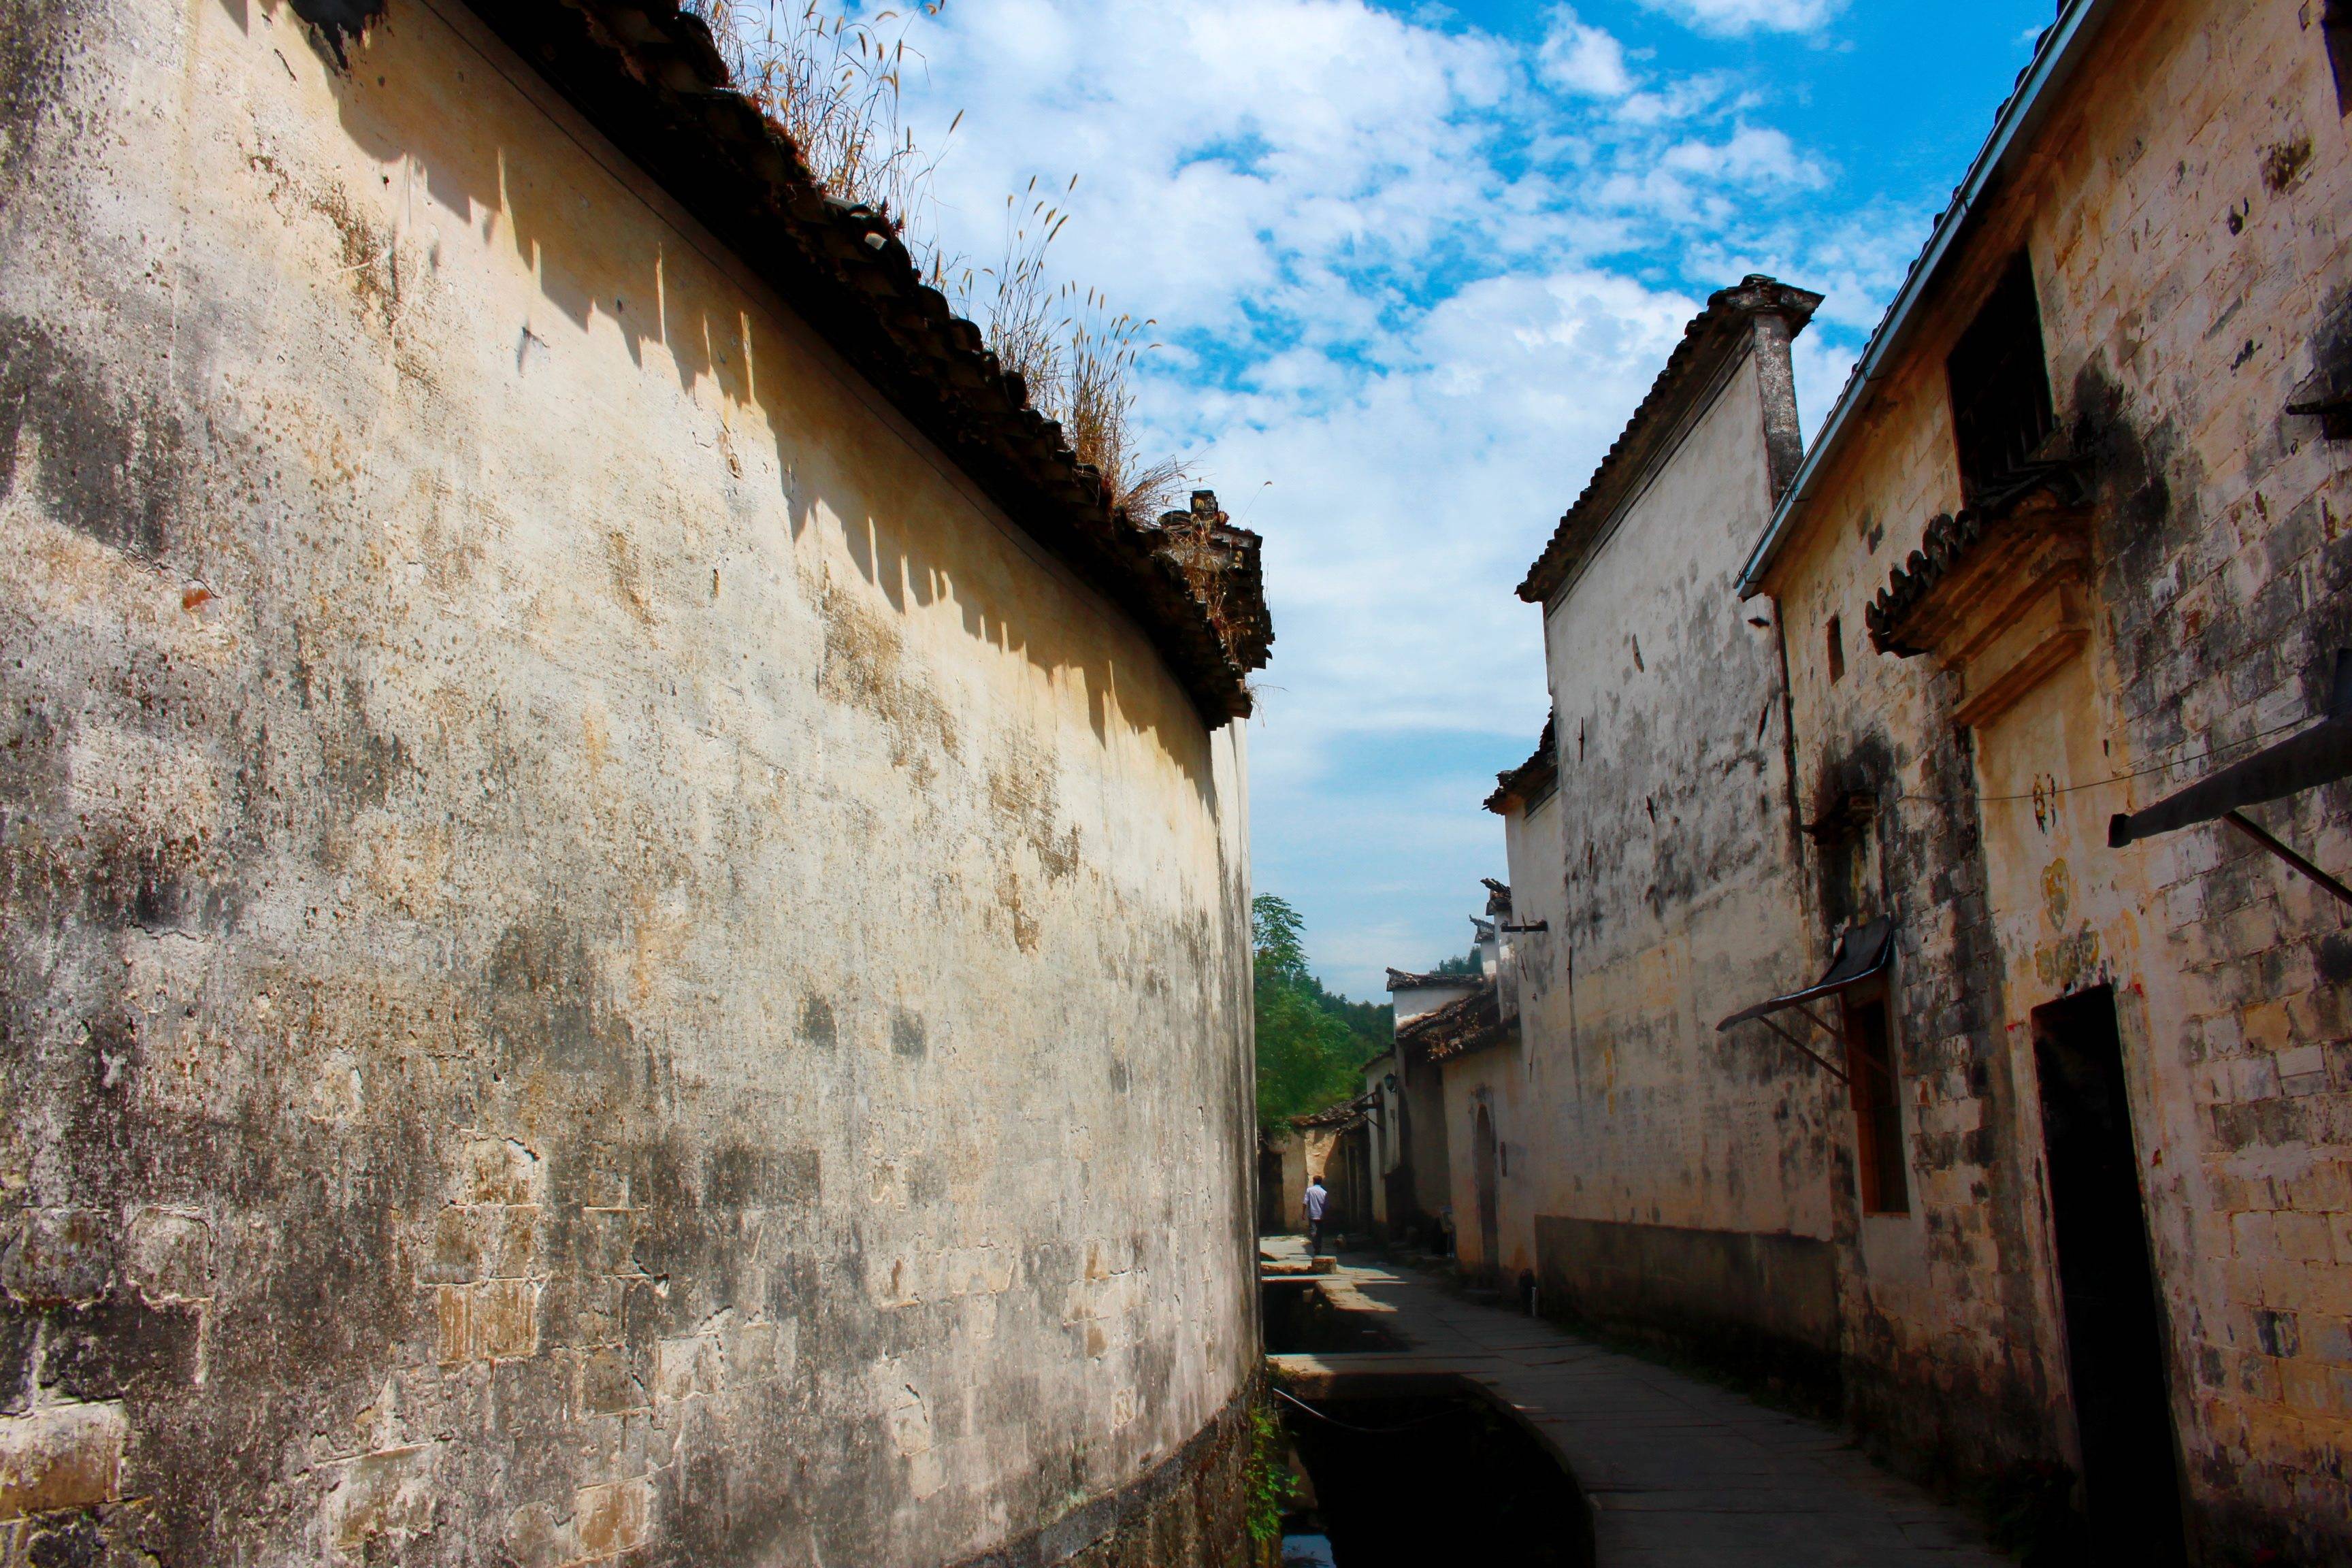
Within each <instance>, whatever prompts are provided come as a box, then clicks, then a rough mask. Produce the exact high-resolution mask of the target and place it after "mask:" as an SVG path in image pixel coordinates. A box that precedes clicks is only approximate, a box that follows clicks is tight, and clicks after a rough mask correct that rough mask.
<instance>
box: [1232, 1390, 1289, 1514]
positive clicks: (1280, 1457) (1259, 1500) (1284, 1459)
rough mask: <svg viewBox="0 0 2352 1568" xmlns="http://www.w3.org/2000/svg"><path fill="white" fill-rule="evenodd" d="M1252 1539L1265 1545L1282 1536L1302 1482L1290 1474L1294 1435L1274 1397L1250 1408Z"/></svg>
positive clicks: (1249, 1475) (1248, 1481) (1260, 1401)
mask: <svg viewBox="0 0 2352 1568" xmlns="http://www.w3.org/2000/svg"><path fill="white" fill-rule="evenodd" d="M1244 1485H1245V1486H1246V1488H1247V1489H1248V1501H1249V1533H1250V1539H1251V1540H1252V1541H1255V1542H1258V1543H1259V1544H1260V1545H1264V1544H1265V1543H1266V1542H1273V1541H1278V1540H1280V1539H1281V1537H1282V1514H1283V1510H1285V1509H1286V1508H1288V1507H1289V1506H1290V1501H1291V1499H1292V1497H1293V1496H1294V1495H1295V1494H1296V1492H1297V1488H1298V1483H1297V1481H1296V1480H1294V1479H1292V1477H1291V1474H1290V1436H1289V1434H1288V1433H1286V1432H1285V1431H1284V1430H1283V1428H1282V1418H1281V1417H1280V1416H1278V1415H1276V1414H1275V1413H1274V1401H1273V1400H1272V1399H1260V1400H1259V1401H1258V1402H1257V1403H1256V1404H1255V1405H1254V1406H1252V1407H1251V1410H1250V1455H1249V1471H1248V1476H1247V1479H1246V1480H1245V1482H1244Z"/></svg>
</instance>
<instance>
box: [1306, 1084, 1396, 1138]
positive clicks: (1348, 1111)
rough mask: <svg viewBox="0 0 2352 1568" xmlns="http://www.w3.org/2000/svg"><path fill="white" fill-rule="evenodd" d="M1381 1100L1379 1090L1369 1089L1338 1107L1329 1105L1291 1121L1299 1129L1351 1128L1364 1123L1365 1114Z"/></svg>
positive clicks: (1342, 1101) (1341, 1101) (1340, 1102)
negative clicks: (1356, 1123) (1358, 1123)
mask: <svg viewBox="0 0 2352 1568" xmlns="http://www.w3.org/2000/svg"><path fill="white" fill-rule="evenodd" d="M1379 1099H1380V1095H1379V1092H1378V1091H1377V1090H1370V1089H1368V1090H1366V1091H1365V1092H1364V1093H1362V1094H1360V1095H1358V1096H1356V1098H1355V1099H1353V1100H1340V1101H1339V1103H1338V1104H1336V1105H1327V1106H1325V1107H1324V1108H1323V1109H1322V1110H1310V1111H1308V1112H1307V1114H1306V1115H1304V1116H1294V1117H1292V1118H1291V1119H1290V1124H1291V1125H1292V1126H1293V1127H1297V1128H1308V1127H1344V1126H1349V1125H1352V1124H1353V1123H1355V1122H1358V1121H1362V1120H1363V1119H1364V1113H1365V1112H1366V1111H1368V1110H1370V1109H1371V1108H1372V1105H1373V1103H1374V1102H1375V1101H1376V1100H1379Z"/></svg>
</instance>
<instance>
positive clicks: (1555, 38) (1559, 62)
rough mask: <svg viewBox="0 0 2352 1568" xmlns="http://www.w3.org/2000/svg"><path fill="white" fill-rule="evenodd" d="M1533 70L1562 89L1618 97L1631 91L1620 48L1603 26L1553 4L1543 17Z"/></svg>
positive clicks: (1597, 95)
mask: <svg viewBox="0 0 2352 1568" xmlns="http://www.w3.org/2000/svg"><path fill="white" fill-rule="evenodd" d="M1536 72H1537V74H1538V76H1540V77H1542V79H1544V80H1545V81H1547V82H1549V83H1550V84H1551V85H1552V86H1554V87H1557V88H1559V89H1562V90H1564V91H1568V92H1580V93H1583V94H1585V95H1587V96H1589V97H1592V98H1622V97H1624V96H1625V95H1626V94H1627V93H1629V92H1631V91H1633V77H1632V76H1631V75H1630V74H1629V73H1628V72H1627V71H1626V69H1625V50H1624V47H1623V46H1622V45H1621V44H1619V43H1618V41H1617V39H1616V37H1614V36H1613V35H1612V34H1611V33H1610V32H1609V31H1608V30H1607V29H1605V28H1601V27H1595V26H1590V25H1588V24H1586V23H1583V22H1580V21H1578V20H1577V19H1576V13H1575V12H1574V11H1572V10H1570V9H1569V8H1568V7H1567V6H1565V5H1557V6H1554V7H1553V8H1552V12H1551V15H1550V16H1549V18H1547V20H1546V24H1545V27H1544V36H1543V42H1542V43H1541V44H1539V45H1538V46H1537V47H1536Z"/></svg>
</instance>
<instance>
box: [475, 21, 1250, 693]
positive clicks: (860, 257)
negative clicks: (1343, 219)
mask: <svg viewBox="0 0 2352 1568" xmlns="http://www.w3.org/2000/svg"><path fill="white" fill-rule="evenodd" d="M469 3H470V4H471V5H472V7H473V9H474V10H475V11H476V12H477V13H478V15H479V16H481V18H482V19H483V21H484V22H485V23H486V24H488V26H489V27H490V28H491V30H492V31H494V32H495V33H497V34H498V35H499V37H500V38H501V39H503V40H504V41H505V42H506V43H507V45H508V46H509V47H511V48H513V49H514V51H515V52H516V53H517V54H519V55H520V56H521V57H522V58H523V59H524V60H526V61H527V62H529V63H530V65H531V66H532V67H533V68H535V69H537V70H538V71H539V72H540V73H541V76H543V77H544V78H545V79H546V80H547V81H548V83H549V84H550V85H551V87H553V88H554V89H555V90H556V91H558V92H559V93H561V94H562V96H563V97H564V98H565V99H567V100H569V101H570V102H571V103H572V106H573V107H574V108H576V109H577V110H579V111H580V113H581V114H582V115H583V116H584V117H585V118H586V119H587V120H588V121H589V122H590V123H591V124H592V125H593V126H594V127H595V128H596V130H597V131H599V132H602V133H603V134H604V136H605V137H606V138H607V139H609V140H610V141H611V142H613V143H614V146H616V147H617V148H619V150H620V151H621V152H622V153H624V154H625V155H626V156H627V157H628V158H630V159H631V160H632V161H633V162H635V163H637V164H638V165H639V166H640V167H641V168H643V169H644V170H645V172H646V174H648V175H649V176H651V177H652V179H653V180H654V181H655V182H656V184H659V185H660V186H661V187H662V188H663V189H664V190H665V191H667V193H668V194H669V195H671V196H672V197H673V198H675V199H676V200H677V202H678V203H679V204H680V205H683V206H684V207H685V208H686V209H687V210H688V212H689V213H691V214H692V215H693V216H694V217H695V218H696V219H697V220H698V222H700V223H701V224H702V225H703V226H705V227H707V228H709V230H710V232H711V233H712V234H713V235H714V236H715V237H717V238H718V239H719V242H720V243H722V244H724V245H725V246H727V247H728V248H729V249H730V250H731V251H733V252H734V254H735V255H736V256H737V257H739V258H740V259H741V260H742V262H743V263H744V264H745V265H746V266H747V267H749V268H751V269H752V270H753V271H754V272H756V273H757V274H759V275H760V277H761V279H762V280H763V281H765V282H766V283H767V284H768V285H769V286H770V287H772V288H773V289H775V290H776V292H777V293H778V294H779V295H780V296H781V297H782V299H783V300H784V301H785V303H786V304H788V305H789V306H791V307H792V309H793V310H794V311H795V312H797V313H798V314H799V315H800V316H801V317H802V318H803V320H805V321H807V322H808V323H809V325H810V326H811V327H813V328H814V330H815V331H818V332H819V333H820V334H822V335H823V336H824V339H825V340H826V341H827V342H829V343H831V344H832V346H833V347H834V348H835V350H836V351H838V352H839V353H841V354H842V356H843V357H844V358H845V359H846V360H847V361H848V362H849V363H850V364H851V365H852V366H853V367H854V368H855V369H856V371H857V372H858V373H859V374H861V375H863V376H864V377H865V378H866V380H867V381H869V382H870V383H871V384H873V385H874V386H875V388H876V389H877V391H879V392H880V393H881V394H882V395H883V396H884V397H886V398H887V399H888V400H889V402H890V403H891V405H893V406H895V407H896V408H897V409H898V411H899V412H900V413H901V414H903V415H904V416H906V417H907V419H908V420H909V421H910V422H911V423H912V424H913V425H914V426H916V428H918V429H919V430H920V431H921V432H922V434H923V435H924V437H927V438H928V439H929V440H930V441H931V442H933V443H934V444H935V445H937V446H938V447H940V450H941V451H942V452H944V453H945V454H946V455H947V456H948V457H949V458H950V459H951V460H952V461H953V462H954V463H955V464H956V465H957V466H958V467H959V468H961V469H962V470H963V471H964V472H965V473H966V474H968V475H969V476H970V477H971V479H972V480H973V481H974V482H975V483H977V484H978V485H979V486H980V487H981V489H982V490H984V491H985V492H987V494H988V495H989V497H990V498H991V499H992V500H994V501H995V502H996V503H997V504H998V505H999V506H1001V507H1002V508H1003V510H1004V511H1005V513H1006V514H1007V515H1008V516H1009V517H1011V518H1012V519H1013V522H1014V523H1015V524H1016V525H1017V526H1019V527H1020V528H1021V529H1023V530H1024V531H1025V532H1027V533H1028V534H1029V535H1030V537H1032V538H1033V539H1034V540H1035V541H1036V542H1038V543H1039V544H1040V545H1041V546H1042V547H1044V548H1045V550H1046V551H1048V552H1050V553H1052V554H1053V555H1055V557H1056V558H1058V559H1059V560H1061V561H1062V562H1063V563H1066V565H1067V566H1069V567H1070V569H1071V570H1072V571H1073V572H1075V573H1076V574H1077V576H1078V577H1079V578H1080V579H1081V580H1083V581H1084V582H1086V583H1087V584H1088V585H1089V586H1090V587H1092V588H1094V589H1095V590H1096V591H1097V592H1098V593H1100V594H1102V595H1104V597H1106V598H1107V599H1108V600H1110V601H1111V602H1112V603H1113V604H1115V605H1118V606H1119V608H1121V609H1122V610H1123V611H1125V612H1126V613H1127V614H1128V615H1129V616H1131V617H1133V619H1134V620H1135V621H1136V623H1137V624H1138V625H1139V626H1141V627H1142V628H1143V630H1144V632H1145V633H1146V635H1147V636H1148V637H1150V640H1151V642H1152V644H1153V646H1154V647H1156V648H1157V649H1158V650H1159V652H1160V657H1161V658H1164V659H1165V660H1166V661H1167V664H1168V666H1169V668H1170V669H1171V671H1172V672H1173V673H1174V674H1175V676H1176V677H1177V679H1179V680H1180V681H1181V682H1182V684H1183V685H1184V687H1185V689H1187V690H1188V691H1189V692H1190V694H1191V696H1192V700H1193V702H1194V704H1195V705H1196V706H1197V707H1198V708H1199V710H1200V711H1201V713H1202V718H1203V719H1204V720H1205V721H1207V722H1208V723H1209V724H1210V726H1211V727H1212V728H1214V727H1216V726H1218V725H1221V724H1223V723H1224V722H1226V721H1228V720H1231V719H1234V718H1238V717H1241V716H1243V715H1245V714H1247V713H1248V712H1249V710H1250V693H1249V688H1248V684H1247V677H1248V674H1249V672H1250V671H1252V670H1254V669H1258V668H1264V666H1265V659H1266V654H1267V651H1268V647H1269V646H1270V645H1271V644H1272V642H1273V640H1274V631H1273V623H1272V621H1271V619H1270V617H1269V616H1267V614H1266V610H1265V595H1264V591H1263V586H1262V584H1261V582H1260V579H1259V564H1258V540H1257V536H1256V535H1255V534H1253V533H1249V532H1247V531H1244V530H1240V529H1234V528H1232V527H1230V526H1229V525H1227V524H1225V523H1224V521H1223V518H1222V517H1218V518H1217V519H1216V520H1215V528H1214V532H1213V537H1211V538H1210V539H1208V540H1207V541H1205V542H1204V541H1203V540H1202V538H1201V536H1200V535H1201V531H1200V529H1199V528H1197V527H1195V526H1193V525H1192V520H1191V519H1188V514H1185V513H1177V512H1171V513H1170V514H1168V518H1167V520H1166V521H1168V522H1170V523H1172V524H1175V525H1176V526H1174V527H1173V528H1169V527H1161V526H1157V525H1154V524H1151V523H1149V522H1140V523H1139V522H1137V521H1133V520H1131V519H1129V517H1128V516H1127V514H1126V513H1125V512H1123V511H1119V510H1114V508H1113V506H1112V504H1111V503H1112V498H1111V495H1110V493H1109V487H1108V485H1107V484H1106V483H1105V482H1104V479H1103V477H1102V476H1101V475H1100V474H1099V473H1097V471H1096V470H1095V469H1094V468H1091V467H1088V466H1087V465H1085V464H1082V463H1080V462H1079V461H1078V460H1077V458H1076V456H1075V455H1073V453H1072V452H1071V450H1070V447H1069V445H1068V443H1067V442H1066V440H1065V439H1064V437H1063V433H1062V430H1061V427H1060V426H1057V425H1055V423H1054V422H1053V421H1051V420H1049V419H1047V418H1045V416H1043V415H1042V414H1040V413H1038V412H1037V411H1036V409H1034V407H1032V406H1030V404H1029V400H1028V388H1027V387H1026V385H1024V383H1023V381H1022V378H1021V377H1020V376H1019V375H1017V374H1012V373H1009V372H1007V371H1005V370H1004V369H1003V367H1002V366H1001V365H1000V364H999V363H998V362H997V360H996V357H995V355H993V354H992V353H989V352H988V350H987V347H986V345H985V342H983V340H982V334H981V331H980V329H979V328H978V327H977V326H975V325H973V324H972V323H971V322H970V321H964V320H962V319H961V318H960V317H958V316H957V315H955V313H954V312H953V311H952V310H950V308H949V306H948V301H947V300H946V298H945V297H944V296H943V295H941V294H940V292H939V291H938V290H937V289H931V288H929V287H927V286H926V285H925V284H924V283H923V281H922V279H921V278H920V276H919V274H918V272H917V269H916V267H915V263H914V259H913V258H912V257H910V256H909V255H908V252H907V248H906V247H905V246H904V245H902V244H901V243H900V242H899V239H898V236H897V234H896V233H895V232H894V231H893V230H892V227H891V226H890V224H889V223H888V221H887V219H886V218H885V217H884V216H881V215H879V214H877V213H875V212H874V211H872V210H871V209H868V208H866V207H862V206H849V205H844V204H843V203H841V202H839V201H836V200H833V199H831V198H829V197H828V196H827V195H825V193H824V189H823V188H822V187H821V186H820V185H819V184H817V182H816V180H815V178H814V175H812V174H810V172H809V170H808V167H807V165H806V164H805V163H803V160H802V159H801V157H800V155H799V153H798V151H797V150H796V149H795V148H794V147H793V144H792V143H791V142H789V141H788V140H787V139H786V138H785V137H784V136H783V134H782V132H780V131H778V130H777V129H776V128H775V127H774V126H773V125H772V124H771V123H770V122H769V121H767V120H766V119H765V118H764V117H763V116H762V115H761V112H760V110H758V108H756V107H755V106H754V105H753V104H752V103H751V101H750V100H747V99H745V98H744V97H743V96H742V95H741V94H740V93H738V92H736V91H735V90H733V89H732V88H731V86H730V83H729V79H728V73H727V68H726V64H725V61H724V60H723V59H722V58H720V55H719V49H718V47H717V46H716V45H715V43H714V42H713V41H712V38H711V36H710V33H709V29H708V28H707V27H706V26H704V25H703V23H702V21H701V19H700V18H699V17H698V16H694V15H692V14H691V13H689V12H688V11H685V10H682V9H681V8H680V7H679V6H678V5H677V4H676V0H644V3H642V4H635V5H629V4H616V3H612V0H469ZM1197 515H1198V514H1197V513H1196V514H1192V519H1197ZM1204 555H1206V556H1208V557H1213V558H1216V559H1218V560H1220V561H1222V562H1223V565H1224V568H1225V570H1224V571H1223V575H1222V576H1221V577H1220V578H1219V579H1218V580H1217V581H1216V583H1215V587H1214V591H1213V592H1210V593H1206V594H1204V593H1202V591H1200V590H1199V589H1198V588H1197V587H1196V582H1197V581H1198V580H1199V579H1200V578H1201V577H1202V558H1203V556H1204ZM1187 563H1190V564H1191V566H1192V574H1191V575H1190V576H1189V577H1188V574H1187V571H1186V564H1187Z"/></svg>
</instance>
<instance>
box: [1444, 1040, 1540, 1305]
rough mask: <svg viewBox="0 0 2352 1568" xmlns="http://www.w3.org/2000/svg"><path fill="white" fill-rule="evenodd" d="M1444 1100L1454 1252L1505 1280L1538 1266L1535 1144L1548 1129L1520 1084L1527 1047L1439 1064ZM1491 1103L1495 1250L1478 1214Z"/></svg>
mask: <svg viewBox="0 0 2352 1568" xmlns="http://www.w3.org/2000/svg"><path fill="white" fill-rule="evenodd" d="M1438 1076H1439V1082H1440V1084H1441V1085H1442V1086H1443V1089H1444V1104H1445V1138H1446V1143H1447V1146H1448V1147H1449V1148H1450V1149H1451V1150H1452V1151H1453V1159H1452V1160H1451V1161H1450V1162H1449V1163H1448V1164H1447V1168H1446V1174H1447V1179H1448V1194H1449V1201H1450V1202H1451V1204H1452V1206H1453V1211H1454V1256H1455V1258H1458V1259H1459V1260H1460V1261H1461V1263H1462V1266H1463V1267H1464V1268H1469V1269H1473V1270H1477V1271H1481V1272H1485V1273H1488V1274H1491V1275H1493V1276H1495V1277H1496V1278H1498V1279H1504V1280H1506V1281H1508V1280H1511V1279H1517V1278H1518V1275H1519V1271H1520V1270H1521V1269H1529V1268H1534V1267H1535V1263H1536V1254H1535V1210H1534V1208H1533V1206H1532V1202H1531V1199H1532V1192H1531V1186H1530V1180H1531V1172H1532V1161H1531V1156H1532V1155H1533V1152H1534V1150H1535V1148H1536V1147H1537V1145H1538V1144H1539V1143H1540V1142H1541V1140H1542V1137H1543V1133H1542V1131H1541V1129H1540V1128H1539V1127H1538V1125H1537V1124H1536V1121H1535V1119H1534V1117H1533V1116H1532V1115H1531V1114H1530V1109H1531V1108H1530V1107H1529V1105H1528V1101H1527V1098H1526V1096H1525V1095H1523V1094H1522V1092H1521V1090H1522V1089H1524V1088H1525V1087H1526V1084H1527V1079H1528V1062H1527V1054H1526V1052H1525V1051H1524V1049H1522V1048H1521V1047H1518V1046H1497V1047H1494V1048H1492V1049H1489V1050H1484V1051H1474V1052H1472V1053H1471V1054H1470V1055H1468V1056H1465V1057H1456V1058H1453V1059H1452V1060H1449V1061H1444V1062H1441V1063H1439V1064H1438ZM1482 1108H1483V1109H1484V1110H1486V1114H1487V1117H1488V1121H1489V1125H1491V1126H1492V1127H1493V1129H1494V1133H1495V1142H1496V1172H1495V1218H1496V1246H1495V1249H1494V1251H1493V1253H1492V1255H1491V1256H1490V1255H1489V1254H1488V1251H1487V1248H1486V1239H1485V1237H1484V1236H1483V1235H1482V1234H1481V1229H1480V1222H1479V1217H1478V1181H1477V1154H1476V1151H1477V1147H1478V1136H1477V1123H1478V1112H1479V1110H1481V1109H1482Z"/></svg>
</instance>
